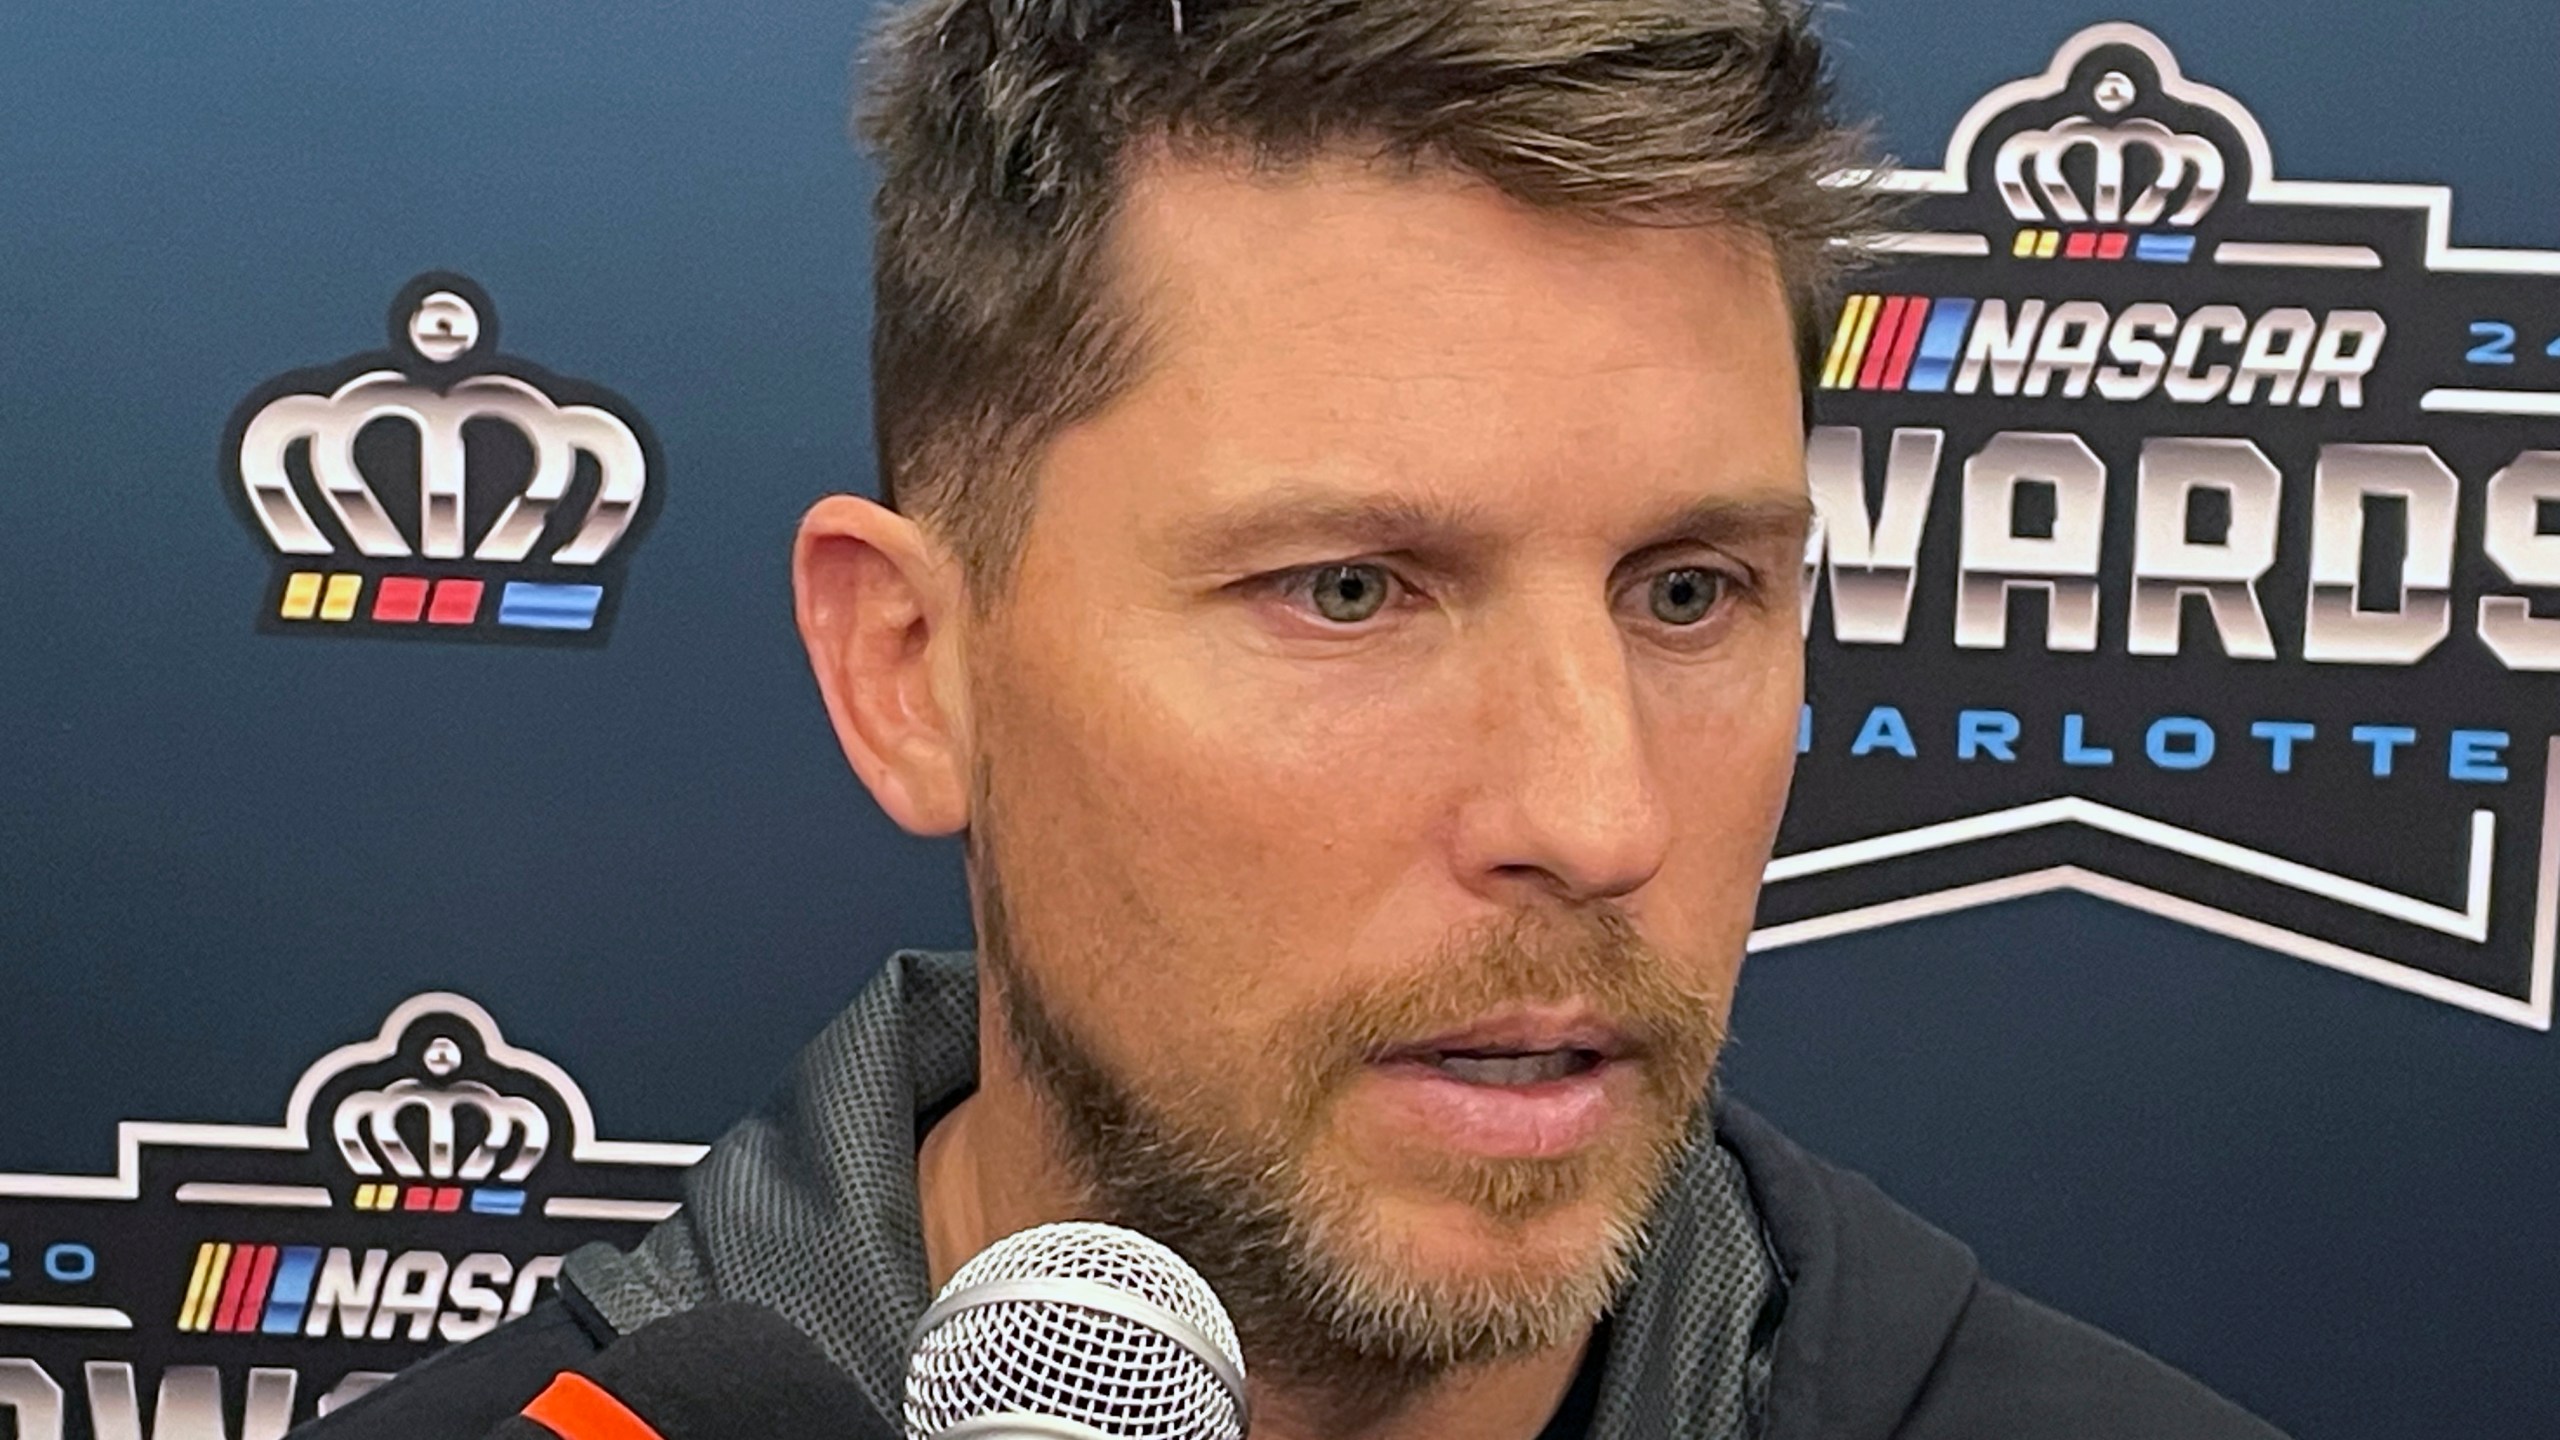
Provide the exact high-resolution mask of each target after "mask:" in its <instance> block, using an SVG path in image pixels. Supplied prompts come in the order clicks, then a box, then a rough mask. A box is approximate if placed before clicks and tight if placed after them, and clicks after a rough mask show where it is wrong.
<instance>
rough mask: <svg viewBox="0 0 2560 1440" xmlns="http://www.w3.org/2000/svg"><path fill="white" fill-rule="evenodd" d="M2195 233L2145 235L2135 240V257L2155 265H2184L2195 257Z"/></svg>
mask: <svg viewBox="0 0 2560 1440" xmlns="http://www.w3.org/2000/svg"><path fill="white" fill-rule="evenodd" d="M2195 253H2196V237H2194V236H2193V235H2143V236H2139V237H2137V238H2136V239H2135V240H2134V242H2133V258H2134V259H2136V260H2148V261H2150V262H2151V263H2152V264H2154V265H2184V264H2186V263H2187V262H2188V261H2189V260H2192V259H2194V258H2195Z"/></svg>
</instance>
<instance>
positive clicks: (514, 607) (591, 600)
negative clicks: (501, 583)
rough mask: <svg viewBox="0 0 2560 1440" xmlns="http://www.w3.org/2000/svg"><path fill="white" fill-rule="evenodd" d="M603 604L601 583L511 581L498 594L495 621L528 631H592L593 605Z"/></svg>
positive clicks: (594, 620) (594, 612) (593, 625)
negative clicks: (550, 583) (561, 583)
mask: <svg viewBox="0 0 2560 1440" xmlns="http://www.w3.org/2000/svg"><path fill="white" fill-rule="evenodd" d="M602 603H604V587H603V586H601V585H546V584H543V583H541V582H539V581H534V580H510V581H508V582H507V588H506V590H505V591H504V593H502V594H501V595H500V596H499V597H498V623H499V624H501V625H514V626H517V627H519V628H522V629H527V630H592V629H594V628H595V624H596V607H597V606H598V605H600V604H602Z"/></svg>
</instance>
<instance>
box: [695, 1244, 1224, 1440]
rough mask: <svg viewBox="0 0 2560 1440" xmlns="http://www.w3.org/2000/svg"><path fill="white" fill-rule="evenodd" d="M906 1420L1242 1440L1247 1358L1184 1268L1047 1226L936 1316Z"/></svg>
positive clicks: (996, 1436) (964, 1279) (1028, 1433)
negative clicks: (1245, 1363) (1245, 1358)
mask: <svg viewBox="0 0 2560 1440" xmlns="http://www.w3.org/2000/svg"><path fill="white" fill-rule="evenodd" d="M906 1412H907V1437H908V1440H1244V1431H1245V1419H1246V1407H1245V1389H1244V1355H1243V1353H1242V1352H1241V1351H1240V1350H1239V1349H1238V1348H1237V1345H1236V1330H1235V1325H1234V1323H1233V1322H1231V1321H1230V1320H1229V1319H1228V1318H1227V1310H1226V1307H1225V1306H1223V1305H1221V1304H1219V1303H1218V1297H1217V1295H1216V1293H1215V1292H1213V1291H1212V1290H1210V1288H1209V1282H1208V1281H1206V1280H1203V1279H1201V1278H1200V1272H1198V1271H1197V1270H1194V1269H1192V1268H1191V1266H1190V1265H1189V1264H1188V1263H1186V1262H1185V1261H1184V1260H1183V1258H1182V1257H1181V1256H1179V1255H1176V1254H1174V1253H1173V1252H1172V1251H1171V1250H1168V1249H1166V1248H1165V1247H1164V1246H1162V1245H1160V1244H1158V1243H1156V1242H1155V1241H1153V1240H1151V1239H1149V1238H1147V1237H1146V1236H1144V1235H1141V1234H1139V1233H1138V1232H1137V1231H1135V1230H1124V1229H1121V1228H1120V1227H1119V1226H1116V1225H1099V1224H1095V1223H1093V1222H1090V1221H1069V1222H1066V1223H1063V1224H1056V1225H1036V1226H1033V1227H1032V1228H1031V1229H1028V1230H1024V1231H1021V1232H1019V1233H1017V1234H1013V1235H1008V1236H1006V1237H1005V1238H1004V1239H1002V1240H999V1241H997V1242H996V1243H995V1244H993V1245H990V1246H988V1247H987V1248H986V1249H985V1250H982V1251H980V1252H979V1253H978V1255H977V1258H975V1259H973V1260H971V1261H970V1262H969V1263H968V1264H966V1265H963V1266H961V1267H960V1272H959V1273H958V1274H956V1275H954V1276H952V1277H951V1283H950V1284H948V1285H945V1286H943V1287H942V1294H941V1296H940V1297H939V1298H937V1299H936V1300H935V1301H934V1302H933V1305H932V1307H931V1308H929V1309H927V1310H926V1311H925V1312H924V1319H923V1320H922V1321H921V1322H919V1323H918V1324H917V1326H916V1342H915V1352H914V1355H913V1356H912V1357H911V1359H910V1360H909V1362H908V1365H907V1395H906ZM670 1440H672V1437H670Z"/></svg>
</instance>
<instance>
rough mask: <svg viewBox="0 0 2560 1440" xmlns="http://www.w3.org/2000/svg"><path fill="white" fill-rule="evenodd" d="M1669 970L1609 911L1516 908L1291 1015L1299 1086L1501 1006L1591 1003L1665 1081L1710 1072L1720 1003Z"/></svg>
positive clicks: (1325, 1080)
mask: <svg viewBox="0 0 2560 1440" xmlns="http://www.w3.org/2000/svg"><path fill="white" fill-rule="evenodd" d="M1684 973H1697V967H1689V966H1683V965H1680V964H1676V963H1674V962H1673V961H1672V960H1671V959H1670V958H1669V957H1667V956H1665V955H1664V954H1663V953H1662V952H1661V951H1660V950H1658V949H1657V948H1655V947H1654V946H1652V945H1651V944H1649V943H1648V942H1646V941H1645V940H1644V938H1643V937H1642V936H1641V935H1640V934H1639V933H1638V931H1637V929H1636V926H1635V924H1634V922H1633V921H1631V920H1630V919H1629V918H1628V917H1627V916H1626V914H1625V912H1624V911H1622V910H1620V909H1619V908H1618V907H1616V906H1614V905H1608V906H1582V907H1576V908H1573V909H1547V910H1535V911H1517V912H1513V913H1510V914H1506V915H1503V916H1500V917H1496V918H1493V919H1489V920H1486V921H1482V922H1479V923H1476V924H1473V925H1470V926H1467V927H1464V928H1462V929H1460V930H1458V931H1456V932H1453V933H1452V934H1450V935H1449V936H1447V937H1446V938H1445V939H1443V941H1442V942H1441V943H1440V944H1439V945H1438V946H1436V947H1434V950H1433V952H1432V953H1431V955H1430V956H1429V957H1427V958H1426V960H1425V961H1424V962H1423V963H1421V964H1420V965H1418V966H1415V967H1413V968H1412V969H1411V970H1409V971H1407V972H1405V973H1402V974H1399V975H1397V976H1395V977H1392V978H1389V979H1385V980H1381V981H1378V982H1375V983H1373V984H1371V985H1369V986H1367V987H1366V988H1363V989H1359V990H1355V991H1352V992H1349V993H1347V994H1341V995H1336V996H1334V997H1331V998H1329V999H1328V1000H1326V1001H1324V1002H1322V1003H1321V1004H1318V1005H1316V1006H1314V1007H1312V1008H1310V1009H1309V1010H1307V1011H1305V1012H1302V1013H1301V1014H1300V1015H1298V1016H1297V1017H1295V1019H1294V1020H1293V1022H1292V1023H1291V1024H1290V1025H1289V1026H1288V1028H1287V1033H1288V1034H1290V1035H1291V1036H1294V1037H1298V1039H1299V1041H1300V1044H1301V1045H1302V1047H1303V1049H1302V1052H1301V1055H1300V1060H1301V1065H1300V1066H1299V1067H1297V1068H1299V1070H1300V1075H1301V1077H1303V1078H1304V1079H1306V1080H1308V1081H1311V1082H1313V1083H1315V1084H1317V1085H1319V1086H1326V1087H1329V1086H1330V1085H1331V1084H1335V1083H1339V1082H1340V1081H1342V1080H1344V1079H1347V1078H1348V1077H1349V1076H1351V1075H1352V1074H1354V1073H1357V1072H1358V1071H1359V1070H1360V1069H1361V1068H1362V1067H1364V1066H1366V1065H1368V1064H1369V1063H1371V1062H1372V1061H1374V1060H1376V1059H1378V1058H1380V1057H1381V1056H1383V1055H1385V1054H1387V1053H1389V1052H1391V1051H1393V1050H1396V1049H1398V1048H1399V1047H1403V1046H1409V1045H1411V1044H1413V1043H1414V1042H1415V1041H1417V1040H1421V1039H1424V1038H1426V1037H1429V1036H1432V1035H1437V1034H1443V1033H1446V1032H1448V1031H1450V1030H1454V1029H1457V1028H1459V1027H1461V1026H1465V1025H1467V1024H1470V1023H1472V1022H1474V1021H1477V1020H1480V1019H1482V1018H1483V1017H1484V1016H1485V1015H1487V1014H1488V1013H1491V1012H1494V1011H1497V1010H1500V1009H1503V1008H1505V1007H1512V1006H1523V1005H1553V1006H1563V1005H1574V1006H1580V1007H1588V1008H1589V1009H1590V1010H1591V1011H1593V1012H1594V1013H1595V1015H1596V1017H1597V1018H1598V1019H1600V1020H1602V1021H1603V1022H1605V1023H1607V1024H1609V1025H1610V1026H1612V1027H1613V1028H1615V1029H1616V1030H1617V1031H1618V1032H1619V1033H1620V1034H1621V1035H1622V1036H1623V1037H1624V1038H1625V1039H1626V1041H1627V1042H1628V1044H1629V1046H1630V1048H1631V1051H1632V1053H1633V1055H1634V1056H1635V1057H1637V1058H1643V1059H1650V1060H1653V1061H1656V1062H1659V1065H1658V1068H1660V1069H1662V1070H1665V1071H1668V1072H1670V1075H1669V1076H1668V1077H1666V1078H1682V1079H1686V1078H1690V1077H1691V1076H1694V1075H1696V1074H1698V1073H1699V1072H1703V1071H1704V1070H1706V1069H1709V1068H1712V1065H1713V1062H1714V1056H1715V1054H1716V1052H1717V1051H1719V1050H1720V1049H1721V1048H1722V1047H1723V1044H1724V1039H1725V1033H1724V1015H1725V1011H1726V1008H1727V1000H1728V996H1727V995H1726V994H1725V993H1724V992H1722V991H1715V990H1703V989H1699V988H1695V987H1693V986H1690V985H1686V984H1683V983H1682V982H1681V981H1679V980H1678V979H1677V978H1676V977H1678V976H1680V975H1682V974H1684Z"/></svg>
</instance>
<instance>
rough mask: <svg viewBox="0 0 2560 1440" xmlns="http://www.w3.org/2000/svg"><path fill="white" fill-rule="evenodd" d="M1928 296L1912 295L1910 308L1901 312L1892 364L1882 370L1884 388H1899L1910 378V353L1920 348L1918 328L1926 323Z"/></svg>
mask: <svg viewBox="0 0 2560 1440" xmlns="http://www.w3.org/2000/svg"><path fill="white" fill-rule="evenodd" d="M1928 319H1929V297H1928V296H1926V295H1914V296H1912V297H1911V308H1910V309H1908V310H1905V311H1903V312H1902V334H1901V335H1900V336H1898V337H1896V338H1895V340H1894V342H1893V364H1892V365H1891V366H1889V367H1888V368H1887V369H1886V370H1885V372H1884V388H1886V389H1887V390H1899V389H1901V388H1902V382H1903V381H1905V380H1907V379H1909V378H1911V355H1912V352H1913V351H1916V350H1918V349H1919V348H1920V328H1921V326H1923V325H1925V324H1927V323H1928Z"/></svg>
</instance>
